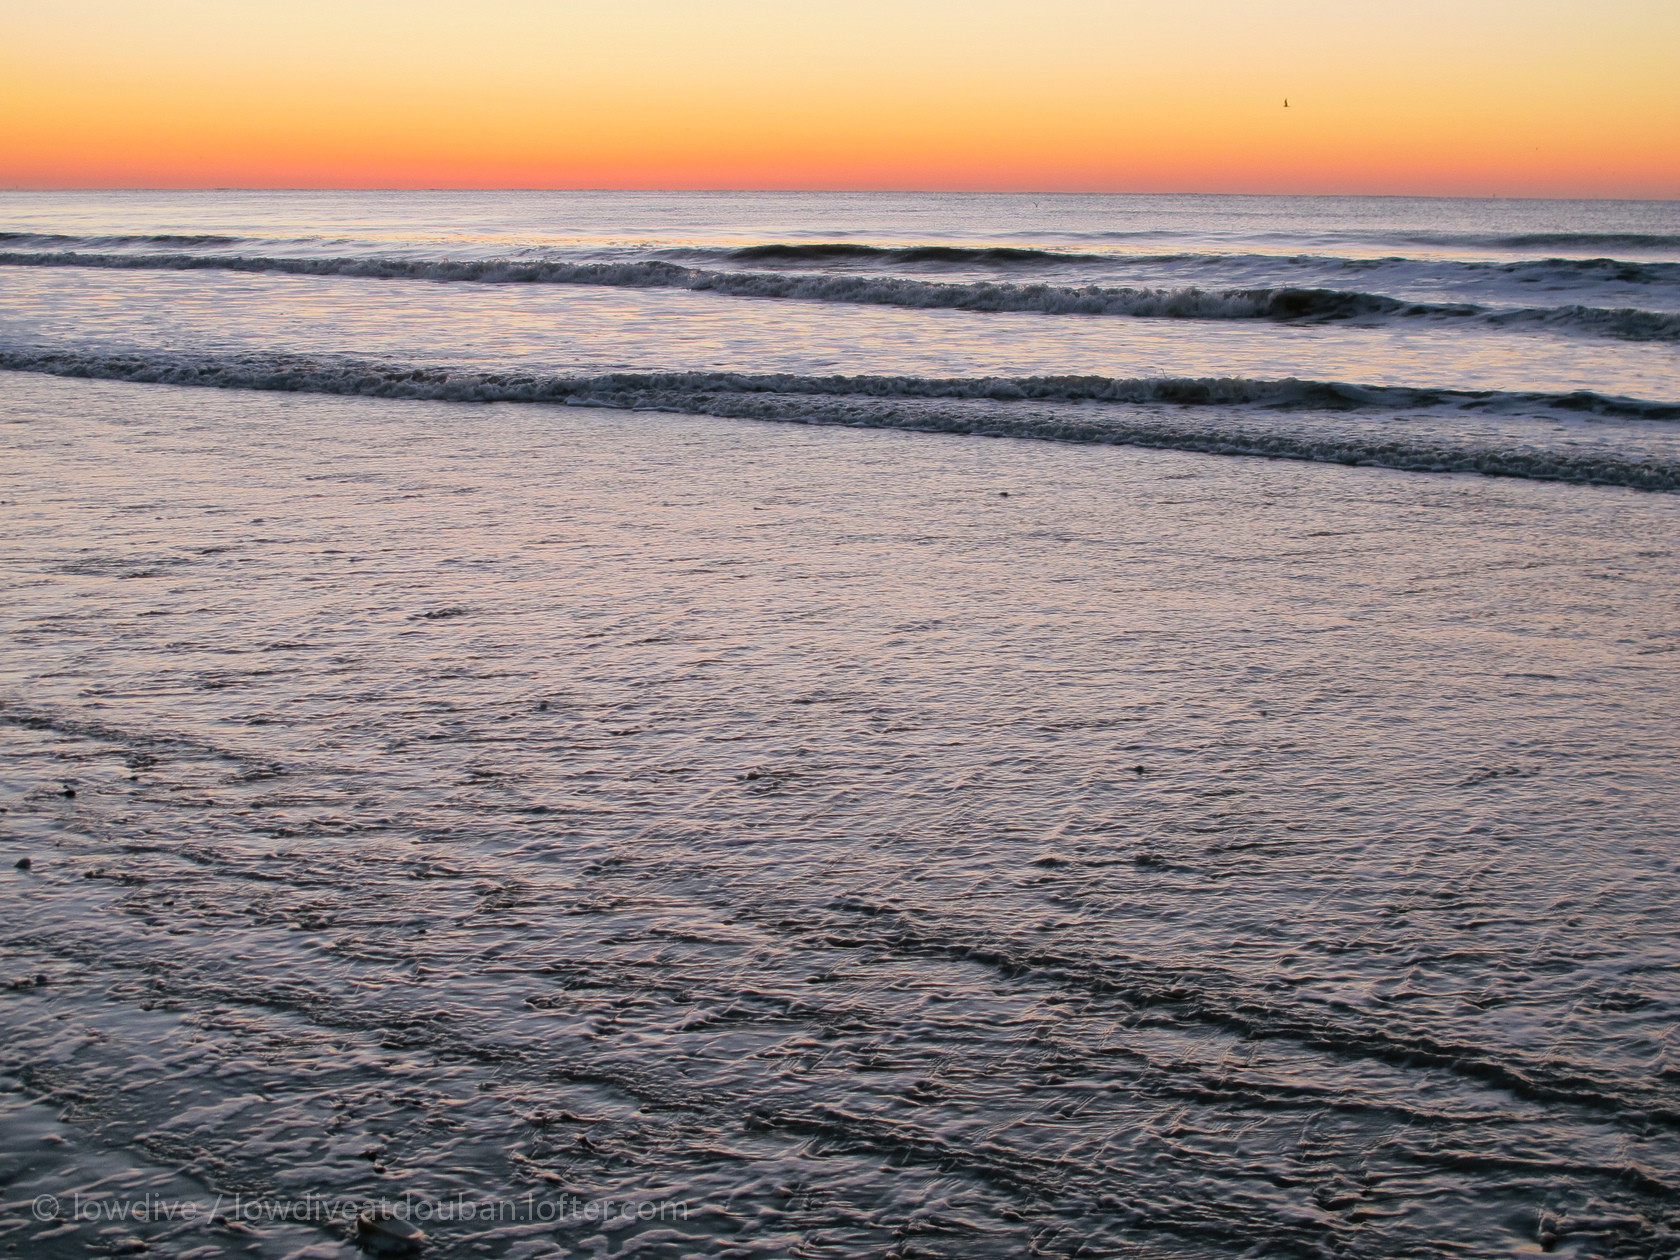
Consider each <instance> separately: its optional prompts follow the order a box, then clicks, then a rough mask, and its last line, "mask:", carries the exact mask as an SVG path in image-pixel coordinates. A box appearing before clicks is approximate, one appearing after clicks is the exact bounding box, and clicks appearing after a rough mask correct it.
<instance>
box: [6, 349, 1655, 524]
mask: <svg viewBox="0 0 1680 1260" xmlns="http://www.w3.org/2000/svg"><path fill="white" fill-rule="evenodd" d="M0 370H7V371H25V372H40V373H46V374H50V375H55V376H67V377H82V378H92V379H101V380H118V381H135V382H144V383H157V384H169V385H188V386H208V387H214V388H221V389H253V390H280V391H291V392H305V393H321V394H341V395H358V396H364V397H375V398H401V399H428V400H439V401H455V402H524V403H550V404H565V405H573V406H601V407H618V408H624V409H633V410H664V411H678V412H685V413H689V414H696V415H718V416H730V417H736V418H749V419H759V420H778V421H790V422H800V423H817V424H845V425H855V426H860V427H873V428H900V429H914V430H919V431H932V432H947V433H966V434H978V435H987V436H999V437H1018V438H1036V439H1041V440H1051V441H1062V442H1084V443H1104V444H1117V445H1131V446H1146V447H1156V448H1163V449H1174V450H1186V451H1201V452H1206V453H1211V454H1230V455H1260V456H1266V457H1270V458H1282V459H1303V460H1315V461H1322V462H1334V463H1342V464H1354V465H1370V466H1375V467H1383V468H1395V469H1404V470H1410V471H1422V472H1477V473H1483V474H1487V475H1491V476H1511V477H1527V478H1535V479H1541V480H1553V481H1573V482H1583V483H1593V484H1603V485H1620V486H1628V487H1632V488H1635V489H1642V490H1661V491H1675V490H1680V465H1676V464H1669V463H1662V462H1654V461H1649V460H1641V459H1637V458H1623V457H1619V456H1617V455H1614V454H1608V453H1581V452H1576V451H1555V450H1533V449H1520V450H1511V449H1503V448H1497V447H1491V446H1487V445H1485V444H1478V443H1477V441H1476V440H1475V439H1466V440H1463V441H1459V440H1450V439H1445V438H1440V437H1438V436H1437V437H1428V436H1425V437H1415V436H1393V435H1391V434H1389V433H1387V432H1385V433H1383V434H1381V435H1375V436H1373V435H1369V434H1366V435H1360V434H1348V433H1326V432H1324V431H1314V430H1313V429H1312V428H1311V427H1310V426H1302V427H1298V428H1295V429H1290V428H1281V429H1280V428H1278V427H1276V426H1265V425H1262V426H1258V427H1256V426H1252V425H1245V423H1244V420H1243V417H1244V415H1245V414H1247V415H1249V416H1259V415H1261V414H1265V413H1318V414H1320V415H1323V414H1325V413H1345V412H1354V411H1364V412H1390V413H1394V412H1401V411H1414V412H1435V413H1439V412H1443V411H1446V412H1457V413H1470V414H1482V415H1521V416H1531V415H1535V414H1542V415H1544V414H1548V413H1550V414H1555V415H1560V416H1562V415H1576V416H1580V415H1589V416H1597V417H1601V418H1605V419H1622V420H1637V421H1669V420H1680V404H1669V403H1658V402H1651V401H1645V400H1641V399H1633V398H1618V397H1612V396H1607V395H1603V394H1597V393H1593V392H1591V391H1586V390H1581V391H1576V392H1573V393H1513V392H1499V391H1492V390H1451V389H1414V388H1405V387H1397V386H1371V385H1356V384H1349V383H1345V382H1337V381H1307V380H1297V379H1293V378H1291V379H1283V380H1256V379H1249V378H1241V377H1207V378H1184V377H1147V378H1113V377H1104V376H1034V377H917V376H842V375H835V376H801V375H794V374H785V373H761V374H754V373H740V372H613V373H603V374H598V375H591V376H559V375H542V374H533V373H510V372H485V371H476V370H470V369H469V370H461V369H451V368H439V367H424V366H414V365H403V364H387V363H372V362H365V361H359V360H351V359H336V358H335V359H328V358H306V357H303V356H293V355H239V356H228V357H202V358H184V357H182V358H164V357H158V356H149V355H145V354H132V355H131V354H97V353H86V352H60V351H52V350H31V349H11V350H4V349H0Z"/></svg>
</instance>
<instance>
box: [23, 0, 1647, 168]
mask: <svg viewBox="0 0 1680 1260" xmlns="http://www.w3.org/2000/svg"><path fill="white" fill-rule="evenodd" d="M1285 99H1287V100H1288V102H1289V105H1288V108H1285V107H1284V101H1285ZM0 119H3V120H4V122H3V124H0V187H9V188H38V187H151V188H160V187H171V188H174V187H235V186H237V187H312V188H320V187H351V188H451V187H477V188H486V187H491V188H497V187H518V188H903V189H983V190H1000V191H1008V190H1023V191H1025V190H1033V191H1111V192H1306V193H1328V192H1345V193H1396V194H1440V195H1465V196H1608V197H1680V2H1677V0H1594V2H1593V3H1585V2H1582V0H1576V2H1573V3H1563V2H1561V0H1404V2H1388V0H1382V2H1379V0H1151V2H1150V3H1135V2H1133V0H1107V2H1098V0H1036V2H1035V3H1023V2H1022V0H890V2H889V0H847V2H846V3H836V2H833V0H613V2H611V3H604V2H596V0H590V2H587V3H585V2H582V0H477V2H476V3H461V2H459V0H330V2H328V0H52V2H51V3H46V2H43V0H0Z"/></svg>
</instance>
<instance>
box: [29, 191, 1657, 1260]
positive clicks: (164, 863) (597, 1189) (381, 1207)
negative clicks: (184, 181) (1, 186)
mask: <svg viewBox="0 0 1680 1260" xmlns="http://www.w3.org/2000/svg"><path fill="white" fill-rule="evenodd" d="M1677 490H1680V203H1654V202H1646V203H1639V202H1543V201H1451V200H1423V199H1418V200H1410V199H1396V198H1328V197H1327V198H1284V197H1193V196H1180V197H1143V196H1135V197H1096V196H1089V197H1087V196H1077V197H1076V196H1048V195H1045V196H1019V195H1012V196H990V195H985V196H983V195H947V194H941V195H910V194H832V193H830V194H806V193H799V194H795V193H785V194H760V193H753V194H747V193H739V194H735V193H712V194H697V193H685V194H676V193H606V192H602V193H545V192H513V193H312V192H267V193H258V192H202V193H162V192H124V193H19V192H7V193H0V520H3V521H4V523H5V528H4V530H0V591H3V592H4V599H3V600H0V746H3V748H4V751H5V757H4V759H3V760H0V807H3V812H0V985H3V986H4V987H0V998H3V1005H0V1026H3V1028H4V1038H3V1043H0V1134H3V1135H4V1139H5V1140H4V1141H0V1184H3V1185H4V1187H5V1189H4V1195H3V1199H4V1205H3V1209H0V1242H3V1243H4V1244H5V1245H6V1246H7V1247H9V1248H10V1249H11V1250H13V1251H14V1252H18V1253H19V1254H24V1255H29V1256H37V1255H39V1256H47V1257H57V1256H65V1257H68V1256H82V1255H90V1254H119V1253H123V1252H125V1251H127V1252H139V1251H140V1250H142V1249H144V1251H145V1253H146V1254H149V1255H157V1256H171V1257H180V1258H181V1260H187V1258H189V1257H210V1256H216V1255H227V1256H232V1255H259V1256H273V1257H287V1256H290V1257H298V1258H299V1260H303V1258H305V1257H316V1258H319V1260H325V1258H327V1257H338V1258H340V1260H349V1258H350V1257H353V1256H357V1255H360V1254H363V1249H365V1248H371V1247H378V1246H383V1247H385V1248H387V1252H386V1253H387V1254H399V1253H401V1252H402V1250H403V1249H404V1248H405V1247H406V1248H407V1249H408V1251H410V1252H412V1251H413V1250H414V1248H415V1247H418V1248H419V1249H420V1253H421V1254H425V1255H428V1256H449V1257H456V1256H458V1257H477V1256H491V1257H503V1256H505V1257H513V1258H517V1260H535V1258H537V1257H543V1256H603V1255H624V1256H637V1257H649V1258H655V1260H664V1258H667V1257H669V1258H673V1260H674V1258H676V1257H687V1256H703V1257H766V1258H767V1257H783V1256H798V1257H813V1258H815V1257H836V1258H841V1257H861V1256H881V1257H888V1256H891V1257H899V1258H904V1260H909V1258H910V1257H933V1256H939V1257H974V1256H994V1255H995V1256H1011V1257H1012V1256H1023V1255H1043V1256H1068V1257H1072V1256H1128V1257H1132V1256H1135V1257H1143V1258H1157V1257H1158V1258H1163V1260H1164V1258H1167V1257H1186V1258H1188V1257H1219V1256H1232V1257H1235V1256H1261V1255H1265V1256H1300V1257H1328V1256H1336V1257H1370V1258H1372V1260H1387V1258H1391V1257H1454V1256H1475V1257H1479V1256H1487V1255H1505V1254H1525V1253H1530V1252H1535V1253H1538V1252H1551V1253H1554V1254H1560V1255H1571V1256H1580V1257H1597V1256H1605V1257H1612V1256H1614V1257H1623V1256H1627V1257H1632V1256H1638V1257H1660V1256H1675V1255H1680V1046H1677V1045H1676V1042H1675V1034H1676V1030H1677V1029H1680V974H1677V973H1680V936H1677V934H1676V909H1677V897H1676V878H1677V873H1680V852H1677V841H1680V824H1677V817H1680V815H1677V812H1676V803H1677V802H1680V768H1677V764H1676V760H1675V747H1676V744H1677V736H1680V729H1677V722H1676V716H1675V715H1676V713H1677V712H1680V668H1677V667H1680V619H1677V609H1680V529H1677V527H1680V495H1677V494H1676V493H1675V492H1676V491H1677ZM358 1217H362V1218H363V1224H362V1225H360V1226H358V1225H357V1223H356V1222H357V1218H358ZM416 1229H417V1230H420V1231H422V1232H423V1233H424V1235H425V1241H424V1242H423V1243H420V1242H412V1241H411V1242H407V1243H405V1242H404V1241H403V1239H402V1238H401V1237H399V1235H401V1234H403V1233H404V1231H405V1230H416Z"/></svg>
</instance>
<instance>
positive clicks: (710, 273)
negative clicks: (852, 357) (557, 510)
mask: <svg viewBox="0 0 1680 1260" xmlns="http://www.w3.org/2000/svg"><path fill="white" fill-rule="evenodd" d="M0 265H4V266H14V267H92V268H111V269H117V270H163V271H235V272H253V273H279V274H284V275H301V276H348V277H359V278H369V279H404V280H426V281H439V282H454V283H476V284H570V285H586V286H598V287H606V288H641V289H650V288H659V289H686V290H689V291H692V292H697V293H717V294H721V295H724V296H727V297H748V298H766V299H781V300H796V301H807V302H839V303H847V304H852V305H863V306H891V307H904V308H910V309H915V310H959V311H974V312H982V313H1005V312H1019V313H1031V314H1040V315H1091V316H1130V317H1134V318H1146V319H1198V320H1249V319H1257V320H1273V321H1288V322H1297V323H1313V322H1330V321H1338V320H1382V319H1392V318H1411V319H1417V318H1425V319H1464V320H1474V321H1478V322H1480V323H1482V324H1484V325H1487V326H1490V327H1552V328H1560V329H1566V330H1570V331H1575V332H1580V333H1584V334H1587V335H1592V336H1600V337H1612V338H1618V339H1622V340H1631V341H1680V314H1675V313H1669V312H1662V311H1646V310H1640V309H1637V308H1633V307H1623V308H1616V309H1611V308H1605V307H1593V306H1563V307H1540V308H1525V309H1518V310H1505V309H1499V308H1492V307H1486V306H1479V305H1475V304H1472V303H1439V302H1408V301H1403V300H1401V299H1399V298H1393V297H1388V296H1385V295H1383V294H1380V293H1366V292H1361V291H1349V290H1342V289H1324V288H1295V287H1281V288H1280V287H1269V288H1249V289H1226V290H1212V289H1201V288H1183V289H1161V288H1156V289H1149V288H1125V287H1103V286H1098V285H1087V286H1083V287H1074V286H1068V285H1056V284H1000V283H992V282H988V281H980V282H977V283H971V284H946V283H933V282H929V281H925V280H911V279H902V278H898V277H891V276H871V275H831V274H800V273H788V272H762V271H716V270H707V269H702V268H694V267H684V266H679V265H678V264H676V263H670V262H663V261H657V260H652V261H650V260H643V261H632V262H616V263H612V262H588V263H569V262H555V261H536V262H523V261H510V260H502V259H495V260H444V259H401V258H365V257H364V258H351V257H301V258H300V257H251V256H240V255H220V254H188V253H172V254H120V253H103V254H93V253H79V252H73V251H71V252H66V251H43V252H21V251H8V252H0Z"/></svg>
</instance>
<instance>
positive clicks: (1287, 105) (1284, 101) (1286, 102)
mask: <svg viewBox="0 0 1680 1260" xmlns="http://www.w3.org/2000/svg"><path fill="white" fill-rule="evenodd" d="M1283 107H1284V108H1285V109H1288V108H1289V98H1288V97H1287V96H1286V97H1284V98H1283Z"/></svg>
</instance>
